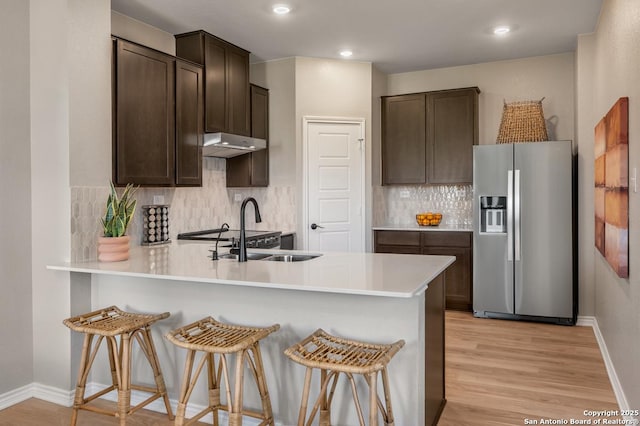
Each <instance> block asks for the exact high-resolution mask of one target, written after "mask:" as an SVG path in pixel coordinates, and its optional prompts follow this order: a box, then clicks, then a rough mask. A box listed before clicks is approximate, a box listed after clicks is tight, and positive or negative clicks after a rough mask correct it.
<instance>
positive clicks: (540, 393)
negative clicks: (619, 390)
mask: <svg viewBox="0 0 640 426" xmlns="http://www.w3.org/2000/svg"><path fill="white" fill-rule="evenodd" d="M445 330H446V331H445V332H446V353H445V357H446V358H445V361H446V395H447V405H446V407H445V410H444V412H443V416H442V417H441V419H440V423H439V425H442V426H452V425H456V426H459V425H523V424H525V423H524V420H525V418H528V419H536V420H538V421H539V420H540V419H541V418H544V419H566V420H567V421H569V422H570V419H572V418H573V419H585V418H588V417H585V416H584V415H583V412H584V410H618V405H617V403H616V399H615V396H614V394H613V390H612V388H611V384H610V382H609V378H608V376H607V372H606V369H605V366H604V362H603V360H602V355H601V353H600V349H599V347H598V344H597V342H596V339H595V336H594V334H593V330H592V329H591V327H567V326H559V325H550V324H537V323H528V322H519V321H506V320H491V319H479V318H474V317H473V316H472V315H471V314H468V313H462V312H454V311H447V315H446V328H445ZM530 424H531V423H530Z"/></svg>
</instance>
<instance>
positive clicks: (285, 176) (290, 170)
mask: <svg viewBox="0 0 640 426" xmlns="http://www.w3.org/2000/svg"><path fill="white" fill-rule="evenodd" d="M295 76H296V59H295V58H286V59H280V60H277V61H269V62H261V63H257V64H252V65H251V82H252V83H254V84H257V85H259V86H262V87H266V88H267V89H269V183H270V184H271V185H294V184H295V181H296V168H295V167H294V166H293V165H295V162H296V127H295V119H294V117H295V91H296V78H295Z"/></svg>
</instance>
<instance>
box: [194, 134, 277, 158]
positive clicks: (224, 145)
mask: <svg viewBox="0 0 640 426" xmlns="http://www.w3.org/2000/svg"><path fill="white" fill-rule="evenodd" d="M266 148H267V141H266V140H264V139H260V138H253V137H249V136H241V135H234V134H231V133H221V132H218V133H205V135H204V143H203V145H202V155H203V156H204V157H221V158H231V157H236V156H238V155H243V154H247V153H249V152H253V151H260V150H261V149H266Z"/></svg>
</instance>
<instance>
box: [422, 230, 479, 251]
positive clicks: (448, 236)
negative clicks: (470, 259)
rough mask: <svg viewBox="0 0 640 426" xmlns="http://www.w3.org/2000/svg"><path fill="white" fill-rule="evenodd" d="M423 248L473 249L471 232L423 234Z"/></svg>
mask: <svg viewBox="0 0 640 426" xmlns="http://www.w3.org/2000/svg"><path fill="white" fill-rule="evenodd" d="M422 246H426V247H468V248H471V232H441V231H433V232H428V231H426V232H422Z"/></svg>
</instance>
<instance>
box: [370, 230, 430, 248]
mask: <svg viewBox="0 0 640 426" xmlns="http://www.w3.org/2000/svg"><path fill="white" fill-rule="evenodd" d="M375 243H376V245H392V246H420V232H412V231H376V232H375Z"/></svg>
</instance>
